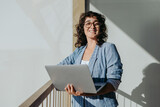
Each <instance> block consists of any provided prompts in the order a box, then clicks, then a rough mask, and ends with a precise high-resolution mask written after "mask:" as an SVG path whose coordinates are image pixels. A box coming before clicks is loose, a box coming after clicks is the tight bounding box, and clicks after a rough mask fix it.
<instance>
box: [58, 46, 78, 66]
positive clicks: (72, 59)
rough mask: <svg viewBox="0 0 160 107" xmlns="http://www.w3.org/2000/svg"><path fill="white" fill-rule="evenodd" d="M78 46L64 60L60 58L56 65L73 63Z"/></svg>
mask: <svg viewBox="0 0 160 107" xmlns="http://www.w3.org/2000/svg"><path fill="white" fill-rule="evenodd" d="M78 50H79V49H78V48H76V49H75V51H74V52H73V53H72V54H70V55H69V56H68V57H66V58H65V59H64V60H62V61H61V62H60V63H59V64H57V65H71V64H74V63H75V59H76V57H77V55H78Z"/></svg>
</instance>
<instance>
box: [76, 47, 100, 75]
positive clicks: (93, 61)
mask: <svg viewBox="0 0 160 107" xmlns="http://www.w3.org/2000/svg"><path fill="white" fill-rule="evenodd" d="M86 47H87V45H86V46H85V47H84V48H83V49H82V51H81V52H80V54H79V56H78V58H77V60H76V64H81V60H82V56H83V54H84V51H85V49H86ZM98 50H99V46H98V45H96V47H95V49H94V51H93V53H92V56H91V58H90V60H89V65H88V67H89V70H90V73H91V75H92V73H93V68H94V64H95V62H96V60H97V58H98Z"/></svg>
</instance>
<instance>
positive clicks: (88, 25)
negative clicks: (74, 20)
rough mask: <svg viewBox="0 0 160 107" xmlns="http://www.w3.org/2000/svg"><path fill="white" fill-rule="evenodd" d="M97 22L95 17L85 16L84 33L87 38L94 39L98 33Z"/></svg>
mask: <svg viewBox="0 0 160 107" xmlns="http://www.w3.org/2000/svg"><path fill="white" fill-rule="evenodd" d="M99 29H100V26H99V22H98V20H97V18H96V17H87V18H86V20H85V22H84V33H85V35H86V38H87V39H94V40H96V36H97V35H98V34H99Z"/></svg>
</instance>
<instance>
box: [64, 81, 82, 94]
mask: <svg viewBox="0 0 160 107" xmlns="http://www.w3.org/2000/svg"><path fill="white" fill-rule="evenodd" d="M65 90H66V92H67V93H69V94H71V95H74V96H83V92H80V91H76V90H75V89H74V86H73V85H72V84H67V86H66V87H65Z"/></svg>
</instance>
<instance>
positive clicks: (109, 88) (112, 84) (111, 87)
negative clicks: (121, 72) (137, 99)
mask: <svg viewBox="0 0 160 107" xmlns="http://www.w3.org/2000/svg"><path fill="white" fill-rule="evenodd" d="M119 84H120V80H114V79H109V80H108V81H107V84H106V86H105V87H103V88H102V89H101V90H100V91H99V92H98V93H96V94H91V93H83V92H79V91H75V89H74V86H73V85H72V84H68V85H67V86H66V88H65V90H66V92H68V93H69V94H72V95H74V96H96V95H103V94H107V93H109V92H113V91H116V90H117V89H118V86H119Z"/></svg>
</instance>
